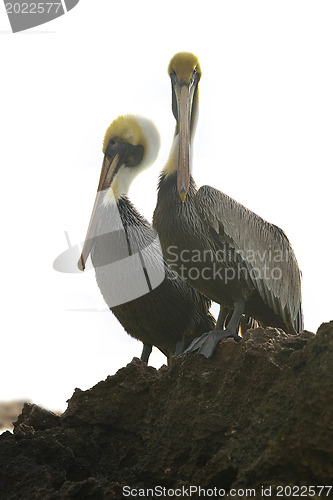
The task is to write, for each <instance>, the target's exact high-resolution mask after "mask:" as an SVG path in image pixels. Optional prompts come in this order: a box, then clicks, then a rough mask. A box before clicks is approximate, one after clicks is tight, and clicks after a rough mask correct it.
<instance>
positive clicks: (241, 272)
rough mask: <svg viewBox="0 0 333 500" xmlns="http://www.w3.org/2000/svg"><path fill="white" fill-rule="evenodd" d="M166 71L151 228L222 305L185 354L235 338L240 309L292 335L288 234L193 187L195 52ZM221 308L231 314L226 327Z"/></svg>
mask: <svg viewBox="0 0 333 500" xmlns="http://www.w3.org/2000/svg"><path fill="white" fill-rule="evenodd" d="M168 72H169V76H170V78H171V86H172V111H173V114H174V117H175V119H176V130H175V134H174V140H173V144H172V148H171V152H170V155H169V158H168V161H167V163H166V165H165V167H164V169H163V171H162V173H161V176H160V182H159V187H158V199H157V206H156V209H155V212H154V218H153V226H154V228H155V229H156V230H157V232H158V235H159V238H160V243H161V246H162V250H163V254H164V257H165V258H166V260H167V262H168V263H169V265H170V266H172V268H173V269H174V270H176V271H177V272H178V274H179V275H180V276H181V277H182V278H184V279H185V280H186V281H187V282H188V283H189V284H190V285H191V286H193V287H194V288H196V289H197V290H199V291H200V292H201V293H203V294H204V295H206V296H207V297H209V298H210V299H212V300H213V301H215V302H217V303H219V304H220V305H221V306H222V307H220V314H219V317H218V320H217V322H216V326H215V328H214V329H213V330H212V331H209V332H207V333H205V334H203V335H202V336H201V337H200V338H198V339H195V340H194V341H193V342H192V344H191V345H190V347H189V348H188V349H187V352H195V353H200V354H203V355H204V356H206V357H207V358H209V357H211V356H212V354H213V352H214V350H215V348H216V345H217V344H218V343H219V341H220V340H221V339H222V338H225V337H233V338H234V339H235V340H236V341H238V340H240V336H239V335H238V325H239V322H240V320H241V317H242V315H243V314H244V313H245V314H246V315H247V316H249V317H251V318H253V319H254V320H256V321H257V322H258V323H259V324H260V325H262V326H264V325H265V326H272V327H277V328H282V329H283V330H284V331H285V332H287V333H291V334H294V333H297V332H299V331H300V330H301V329H302V326H303V323H302V305H301V281H300V277H301V276H300V271H299V268H298V265H297V261H296V257H295V255H294V252H293V249H292V247H291V245H290V243H289V241H288V238H287V236H286V235H285V233H284V232H283V231H282V230H281V229H280V228H279V227H277V226H275V225H274V224H270V223H269V222H266V221H265V220H264V219H262V218H261V217H259V216H258V215H256V214H254V213H253V212H251V211H250V210H248V209H247V208H245V207H244V206H243V205H241V204H240V203H238V202H237V201H235V200H233V199H232V198H230V197H229V196H227V195H226V194H224V193H222V192H221V191H218V190H217V189H214V188H212V187H210V186H202V187H201V188H200V189H199V190H198V189H197V188H196V185H195V182H194V180H193V178H192V175H191V167H192V162H191V147H192V141H193V137H194V133H195V128H196V124H197V117H198V103H199V99H198V96H199V93H198V86H199V80H200V78H201V69H200V64H199V61H198V59H197V57H196V56H195V55H193V54H191V53H187V52H182V53H179V54H176V55H175V56H174V57H173V58H172V59H171V62H170V64H169V68H168ZM219 168H220V166H219ZM226 308H229V310H230V311H232V314H231V318H230V319H229V322H228V324H227V326H226V327H225V328H224V326H225V318H226V314H225V310H226Z"/></svg>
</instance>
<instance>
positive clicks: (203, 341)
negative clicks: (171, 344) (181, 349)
mask: <svg viewBox="0 0 333 500" xmlns="http://www.w3.org/2000/svg"><path fill="white" fill-rule="evenodd" d="M234 306H235V308H234V310H233V313H232V316H231V318H230V321H229V323H228V326H227V328H226V329H225V330H222V329H221V326H220V325H221V324H222V319H223V317H224V319H223V322H224V320H225V316H224V315H225V311H223V310H222V308H220V314H219V317H218V320H217V322H216V327H215V329H214V330H212V331H211V332H207V333H204V334H203V335H201V337H198V338H197V339H194V340H193V342H192V344H191V345H190V346H189V347H188V348H187V349H186V351H185V353H188V352H194V353H195V354H202V355H203V356H205V357H206V358H210V357H211V356H212V355H213V353H214V351H215V348H216V346H217V344H218V343H219V342H220V340H221V339H225V338H227V337H233V339H234V340H235V341H236V342H239V341H240V340H241V339H242V337H240V336H239V335H238V325H239V321H240V319H241V317H242V314H243V312H244V306H245V302H244V301H243V300H240V301H238V302H235V304H234Z"/></svg>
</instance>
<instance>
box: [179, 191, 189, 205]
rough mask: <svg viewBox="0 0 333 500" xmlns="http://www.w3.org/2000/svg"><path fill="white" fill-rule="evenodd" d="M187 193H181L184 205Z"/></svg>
mask: <svg viewBox="0 0 333 500" xmlns="http://www.w3.org/2000/svg"><path fill="white" fill-rule="evenodd" d="M186 195H187V193H179V196H180V199H181V200H182V202H183V203H184V201H185V198H186Z"/></svg>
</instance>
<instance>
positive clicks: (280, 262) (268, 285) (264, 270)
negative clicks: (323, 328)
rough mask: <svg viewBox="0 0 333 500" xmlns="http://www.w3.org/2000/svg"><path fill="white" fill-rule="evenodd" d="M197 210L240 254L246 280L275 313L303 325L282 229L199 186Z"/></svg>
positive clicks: (295, 272) (297, 276)
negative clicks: (245, 270) (245, 271)
mask: <svg viewBox="0 0 333 500" xmlns="http://www.w3.org/2000/svg"><path fill="white" fill-rule="evenodd" d="M195 203H196V206H197V209H198V212H199V214H200V215H201V217H202V219H203V220H205V222H206V223H208V224H209V225H210V226H211V227H212V228H213V229H214V230H215V231H216V233H218V234H219V235H220V238H221V245H222V244H223V243H224V242H225V241H227V243H228V244H230V245H231V246H232V247H233V248H234V250H235V251H236V252H237V253H238V254H239V256H240V257H241V259H242V261H243V263H244V265H245V267H246V269H247V271H248V272H247V273H246V274H247V279H248V280H249V284H252V285H253V286H254V287H255V288H256V289H257V290H258V292H259V294H260V296H261V298H262V299H263V300H264V302H265V303H266V304H267V305H269V306H270V307H271V308H272V309H273V310H274V312H275V313H276V314H279V315H280V317H281V318H282V319H283V320H284V321H285V323H286V324H287V325H290V326H291V327H292V329H294V330H295V331H296V332H299V331H300V330H301V329H302V328H303V319H302V302H301V272H300V270H299V267H298V264H297V261H296V257H295V254H294V251H293V249H292V247H291V245H290V243H289V240H288V238H287V236H286V235H285V233H284V232H283V231H282V229H280V228H279V227H277V226H275V225H274V224H270V223H269V222H266V221H265V220H264V219H262V218H261V217H259V216H258V215H256V214H254V213H253V212H251V211H250V210H248V209H247V208H245V207H244V206H243V205H241V204H240V203H237V202H236V201H235V200H233V199H232V198H230V197H229V196H227V195H225V194H223V193H221V192H220V191H218V190H217V189H214V188H212V187H210V186H202V187H201V188H200V189H199V190H198V192H197V194H196V197H195Z"/></svg>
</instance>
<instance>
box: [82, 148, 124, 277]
mask: <svg viewBox="0 0 333 500" xmlns="http://www.w3.org/2000/svg"><path fill="white" fill-rule="evenodd" d="M119 158H120V157H119V153H117V154H116V155H115V156H108V155H105V156H104V160H103V166H102V171H101V176H100V178H99V183H98V188H97V194H96V198H95V203H94V207H93V210H92V214H91V217H90V222H89V226H88V231H87V235H86V239H85V241H84V244H83V249H82V253H81V257H80V259H79V261H78V264H77V265H78V268H79V269H80V271H84V270H85V267H86V262H87V259H88V257H89V254H90V252H91V249H92V246H93V244H94V239H95V238H96V236H97V235H96V232H97V225H98V214H97V209H98V207H99V206H100V204H101V203H102V200H103V197H104V195H105V190H106V189H108V188H109V187H110V186H111V184H112V181H113V178H114V176H115V174H116V172H117V168H118V165H119Z"/></svg>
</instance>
